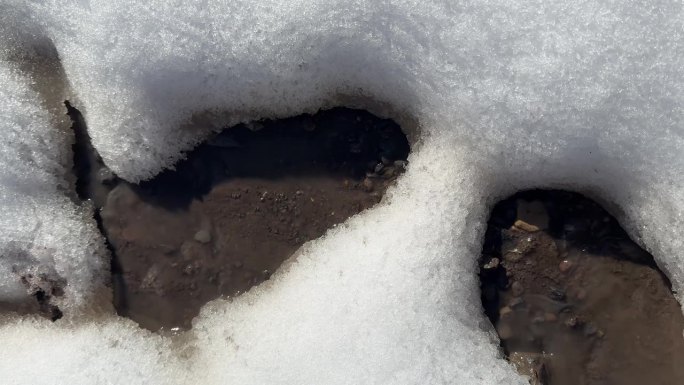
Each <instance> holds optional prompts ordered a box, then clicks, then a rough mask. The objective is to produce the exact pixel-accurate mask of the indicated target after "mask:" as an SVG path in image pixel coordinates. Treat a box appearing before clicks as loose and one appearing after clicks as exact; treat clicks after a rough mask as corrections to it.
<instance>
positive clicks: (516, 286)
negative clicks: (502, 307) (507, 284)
mask: <svg viewBox="0 0 684 385" xmlns="http://www.w3.org/2000/svg"><path fill="white" fill-rule="evenodd" d="M524 291H525V288H524V287H523V285H522V283H520V282H518V281H515V282H513V283H512V284H511V292H512V293H513V295H514V296H516V297H520V296H521V295H522V294H523V292H524Z"/></svg>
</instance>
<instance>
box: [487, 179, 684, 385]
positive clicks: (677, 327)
mask: <svg viewBox="0 0 684 385" xmlns="http://www.w3.org/2000/svg"><path fill="white" fill-rule="evenodd" d="M481 278H482V299H483V305H484V307H485V310H486V313H487V315H488V317H489V318H490V320H491V321H492V323H493V324H494V325H495V328H496V330H497V332H498V334H499V336H500V338H501V343H502V347H503V349H504V351H505V353H506V355H507V357H508V359H509V360H511V361H512V362H513V363H514V364H515V365H516V366H517V368H518V370H519V371H520V372H521V373H523V374H525V375H528V376H530V378H531V383H532V384H544V385H585V384H586V385H632V384H633V385H643V384H649V385H651V384H653V385H655V384H662V385H666V384H667V385H673V384H684V365H681V363H682V359H684V337H683V336H682V332H683V330H684V317H682V312H681V309H680V306H679V304H678V303H677V301H676V300H675V299H674V297H673V295H672V292H671V290H670V284H669V282H668V280H667V279H666V278H665V277H664V276H663V275H662V274H661V273H660V272H659V270H658V269H657V267H656V265H655V263H654V261H653V258H652V257H651V256H650V255H649V254H648V253H647V252H645V251H644V250H642V249H641V248H639V246H637V245H636V244H635V243H634V242H632V241H631V240H630V239H629V237H628V236H627V234H626V233H625V232H624V231H623V230H622V229H621V228H620V226H619V224H618V223H617V221H616V220H615V219H614V218H613V217H611V216H610V215H609V214H608V213H607V212H605V211H604V210H603V209H602V208H601V207H600V206H599V205H597V204H596V203H594V202H592V201H590V200H588V199H586V198H584V197H582V196H580V195H578V194H573V193H568V192H560V191H530V192H524V193H519V194H516V195H515V196H514V197H512V198H510V199H508V200H506V201H503V202H501V203H499V204H498V205H497V206H496V208H495V209H494V210H493V212H492V216H491V218H490V220H489V227H488V230H487V234H486V239H485V244H484V247H483V256H482V259H481Z"/></svg>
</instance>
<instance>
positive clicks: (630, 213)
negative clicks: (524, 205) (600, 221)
mask: <svg viewBox="0 0 684 385" xmlns="http://www.w3.org/2000/svg"><path fill="white" fill-rule="evenodd" d="M0 1H2V2H1V3H0V10H3V11H4V12H2V15H0V22H1V23H0V25H1V26H2V27H0V33H2V34H3V35H5V36H0V41H2V43H0V48H2V50H3V52H5V51H7V52H9V51H12V50H17V49H18V50H21V49H22V48H26V47H16V45H17V44H19V45H21V44H29V43H26V42H31V41H43V40H44V39H47V41H50V42H52V44H54V46H55V48H56V50H57V52H58V54H59V57H60V61H61V65H62V66H63V69H64V71H65V73H66V76H67V79H68V82H69V84H70V87H71V91H72V92H73V95H74V97H75V102H77V103H78V106H79V108H81V110H82V112H84V115H85V118H86V121H87V123H88V127H89V129H90V133H91V135H92V138H93V142H94V145H95V147H96V148H97V150H98V151H99V152H100V154H101V155H102V156H103V158H104V160H105V162H106V163H107V165H108V166H110V167H111V168H112V169H113V170H114V171H115V172H116V173H117V174H118V175H120V176H122V177H124V178H126V179H128V180H130V181H139V180H143V179H147V178H150V177H152V176H153V175H155V174H156V173H158V172H159V171H160V170H162V169H164V168H166V167H169V166H171V165H172V164H173V162H174V161H175V160H177V159H180V158H181V157H182V156H183V151H187V150H189V149H190V148H191V147H192V146H193V145H195V144H196V143H198V142H199V141H201V140H202V139H203V138H205V137H206V135H208V133H209V132H210V131H211V130H212V129H215V128H216V127H219V126H220V125H230V124H232V123H236V122H240V121H248V120H250V119H255V118H261V117H281V116H282V117H284V116H290V115H295V114H299V113H302V112H313V111H316V110H317V109H319V108H321V107H326V106H332V105H336V104H337V103H340V101H341V100H344V101H345V103H347V104H348V105H351V106H353V107H364V106H366V107H369V108H371V107H372V108H376V107H377V106H379V105H383V106H389V108H387V109H384V110H383V111H379V112H383V113H385V114H388V115H389V116H390V117H395V118H397V119H399V120H400V121H409V120H410V121H415V122H417V125H418V129H417V132H415V133H414V135H413V136H414V138H417V141H416V144H415V145H414V151H413V153H412V155H411V157H410V164H409V168H408V171H407V173H406V174H404V176H402V178H401V179H400V181H399V184H398V185H397V186H396V187H395V188H393V189H392V190H390V191H389V192H388V195H387V196H386V197H385V199H384V201H383V204H381V205H380V206H378V207H376V208H374V209H372V210H370V211H368V212H365V213H363V214H361V215H358V216H356V217H354V218H352V219H350V220H349V221H348V222H347V223H346V224H345V225H343V226H338V227H336V228H334V229H331V230H330V231H329V232H328V233H327V234H326V235H325V236H324V237H323V238H321V239H318V240H316V241H313V242H310V243H308V244H307V245H305V247H304V248H303V249H302V250H301V252H300V253H299V255H298V256H297V258H296V260H295V261H294V262H293V263H292V264H290V265H288V266H287V267H286V268H283V269H282V271H280V272H278V273H277V274H276V275H275V276H274V277H273V279H272V280H271V281H268V282H267V283H266V284H264V285H261V286H260V287H257V288H256V289H253V290H252V291H250V292H249V293H247V294H245V295H242V296H239V297H237V298H234V299H232V300H217V301H214V302H212V303H210V304H208V305H207V306H206V307H205V308H204V309H203V311H202V314H201V315H200V316H199V317H198V318H197V319H196V322H195V324H194V327H193V329H192V330H191V331H189V332H186V333H184V334H183V335H181V336H179V337H176V338H169V337H161V336H158V335H154V334H152V333H148V332H145V331H142V330H139V329H137V328H136V327H135V325H134V324H133V323H132V322H131V321H129V320H124V319H121V318H118V317H116V316H115V315H113V314H110V313H109V312H105V311H102V310H94V309H93V308H95V307H96V306H94V305H93V306H90V305H88V304H89V302H88V301H93V300H89V299H88V298H89V294H92V292H93V291H94V290H95V288H96V287H98V284H101V283H102V281H103V280H104V278H103V277H102V276H101V270H102V266H103V265H104V266H106V264H107V261H106V258H107V257H106V255H105V253H103V252H102V239H101V238H100V237H99V236H98V235H97V231H96V229H95V225H94V222H93V221H92V220H91V219H86V218H88V215H89V209H88V208H87V207H86V206H84V207H79V206H76V205H75V204H73V203H71V201H70V200H69V199H68V196H67V195H68V193H66V192H65V191H67V190H68V188H69V187H70V186H69V183H67V182H66V181H65V180H64V174H65V168H67V167H69V156H68V152H69V138H68V137H67V136H65V135H66V134H63V133H59V132H58V131H56V130H55V129H54V127H53V124H52V123H51V118H50V116H49V113H48V112H47V111H46V110H45V108H44V107H43V106H42V105H41V101H40V98H39V95H37V93H36V92H34V91H32V89H31V85H32V80H31V77H30V74H23V73H22V72H21V71H19V70H17V69H15V68H14V64H13V63H12V62H11V61H8V60H5V61H0V96H2V101H3V103H2V104H1V105H0V116H1V119H0V129H1V130H2V136H1V137H0V140H1V141H2V147H1V151H2V152H1V153H0V165H2V168H0V200H1V201H2V205H3V208H4V211H3V214H4V215H3V216H2V217H1V218H0V224H1V226H2V234H0V246H1V247H2V251H3V252H2V254H1V255H0V300H4V301H8V300H12V299H14V298H16V297H17V296H20V294H21V287H20V286H18V284H17V282H18V281H17V277H16V273H15V272H13V271H14V270H16V268H15V266H20V267H21V266H24V267H27V268H28V267H35V268H38V267H40V268H44V269H48V270H50V271H53V272H54V273H57V274H59V275H60V276H61V277H63V278H64V279H66V280H67V282H68V283H69V286H68V292H67V294H66V295H65V299H64V301H65V306H66V307H65V308H66V309H67V311H66V313H65V319H63V320H60V321H58V322H56V323H50V322H48V321H44V320H37V319H34V318H31V317H28V318H22V317H18V316H12V315H5V316H3V318H1V319H0V321H1V322H0V379H2V383H3V384H19V383H26V382H27V381H29V382H30V383H32V384H65V383H68V384H109V383H112V384H194V383H201V384H506V385H508V384H525V383H526V380H525V379H524V378H522V377H519V376H518V375H517V374H515V371H514V370H513V369H512V367H511V366H510V365H509V364H507V363H506V362H505V361H504V360H502V359H501V353H500V352H499V350H498V347H497V343H498V341H497V339H496V336H495V333H494V332H493V330H492V328H491V325H489V323H488V321H486V319H485V317H484V316H483V312H482V309H481V305H480V300H479V291H478V280H477V276H476V268H477V264H476V260H477V257H478V255H479V248H480V245H481V239H482V235H483V232H484V227H485V224H484V222H485V220H486V217H487V215H488V212H489V210H490V209H491V205H492V204H493V203H495V202H496V201H497V200H498V199H501V198H503V197H505V196H507V195H510V194H512V193H514V192H515V191H517V190H520V189H527V188H533V187H545V188H548V187H556V188H566V189H570V190H575V191H580V192H583V193H586V194H588V195H590V196H592V197H594V198H596V199H598V200H599V201H600V202H602V203H605V204H606V205H607V206H606V207H607V208H608V209H610V210H611V211H612V212H613V214H615V215H616V216H617V218H618V219H619V220H620V221H621V223H622V224H623V226H625V228H626V229H627V230H628V231H629V233H630V234H631V235H632V237H633V238H634V239H635V240H636V241H637V242H639V243H641V244H642V245H643V246H644V247H645V248H646V249H647V250H649V251H650V252H652V253H653V255H654V256H655V258H656V260H657V262H658V264H659V266H660V267H661V268H662V269H663V270H664V271H665V272H666V274H667V275H668V276H669V277H670V279H671V280H672V283H673V289H674V291H675V292H676V296H677V298H678V299H679V300H680V302H681V301H682V299H684V298H682V295H681V289H682V284H684V259H683V258H682V253H683V252H682V250H684V237H682V236H681V234H682V230H684V214H683V213H684V173H683V172H682V170H684V167H683V166H684V121H683V118H684V108H683V107H684V106H683V103H684V15H683V14H682V7H683V4H682V2H681V1H664V0H653V1H649V2H643V1H636V0H635V1H618V0H588V1H576V2H567V1H560V0H544V1H542V0H538V1H504V0H479V1H465V0H464V1H444V2H439V1H391V0H388V1H382V2H381V1H368V0H365V1H349V0H344V1H342V0H330V1H320V2H312V1H300V0H294V1H293V0H289V1H282V0H261V1H230V2H226V1H219V0H205V1H139V2H134V1H130V0H120V1H105V0H102V1H95V0H93V1H87V0H81V1H57V0H53V1H49V0H48V1H36V2H33V1H31V2H28V3H27V2H19V1H15V0H0ZM10 19H11V20H10ZM9 21H11V22H9ZM13 28H14V29H13ZM16 31H22V33H20V34H17V32H16ZM16 36H24V37H22V38H17V37H16ZM26 36H29V38H25V37H26ZM26 49H28V48H26ZM1 57H2V56H0V58H1ZM369 100H373V101H374V102H373V103H370V102H369ZM193 122H194V123H195V126H196V125H198V124H199V125H202V126H201V129H197V128H192V129H191V128H189V127H191V126H192V125H191V123H193ZM65 154H67V155H65ZM8 250H10V251H8ZM76 305H78V306H76Z"/></svg>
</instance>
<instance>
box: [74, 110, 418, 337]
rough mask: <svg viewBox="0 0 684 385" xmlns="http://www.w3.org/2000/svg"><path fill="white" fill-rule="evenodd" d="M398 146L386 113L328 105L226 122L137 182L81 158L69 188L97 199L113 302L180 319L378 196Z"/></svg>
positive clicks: (140, 317)
mask: <svg viewBox="0 0 684 385" xmlns="http://www.w3.org/2000/svg"><path fill="white" fill-rule="evenodd" d="M408 152H409V145H408V141H407V139H406V136H405V135H404V134H403V133H402V132H401V130H400V128H399V127H398V126H397V125H396V124H395V123H393V122H392V121H390V120H387V119H379V118H376V117H374V116H372V115H370V114H368V113H366V112H362V111H357V110H350V109H343V108H338V109H333V110H329V111H325V112H321V113H318V114H316V115H314V116H310V115H303V116H299V117H296V118H291V119H284V120H279V121H264V122H259V123H254V124H251V125H249V126H247V125H240V126H237V127H233V128H230V129H227V130H225V131H224V132H223V133H221V134H220V135H217V136H216V137H214V138H212V139H210V140H209V141H208V142H207V143H205V144H203V145H201V146H199V147H198V148H197V149H195V150H194V151H193V152H192V153H191V154H189V155H188V158H187V160H185V161H182V162H180V163H178V164H177V165H176V166H175V170H174V171H166V172H163V173H162V174H160V175H159V176H157V177H156V178H154V179H153V180H151V181H148V182H144V183H141V184H140V185H132V184H128V183H125V182H122V181H119V180H117V179H116V177H115V176H113V175H111V173H109V172H108V171H107V170H106V168H104V167H103V166H101V164H100V165H99V166H98V165H97V164H95V165H93V166H91V167H88V168H87V169H88V170H89V171H87V174H88V178H79V180H81V181H82V182H83V183H80V184H79V187H80V188H85V191H87V192H86V193H85V195H86V196H88V197H90V198H92V199H93V200H94V201H95V202H96V203H97V202H98V201H100V200H103V199H102V198H101V197H102V196H105V198H104V202H103V203H101V204H102V205H103V206H104V207H103V208H102V210H101V212H100V217H101V225H102V230H103V232H104V233H105V234H106V236H107V239H108V241H109V243H110V246H111V249H112V251H113V253H114V255H115V260H114V262H113V265H112V272H113V286H114V294H115V306H116V308H117V311H118V312H119V314H121V315H123V316H127V317H129V318H131V319H133V320H135V321H136V322H138V323H139V324H140V325H141V326H143V327H145V328H148V329H150V330H159V329H165V330H168V329H171V330H177V329H186V328H188V327H190V324H191V320H192V318H193V317H195V316H196V315H197V314H198V312H199V309H200V307H201V306H203V305H204V304H205V303H206V302H207V301H210V300H212V299H215V298H217V297H219V296H222V295H227V296H232V295H236V294H238V293H240V292H244V291H246V290H248V289H249V288H251V287H252V286H254V285H257V284H259V283H260V282H262V281H264V280H266V279H268V278H269V276H270V275H271V274H272V273H273V272H274V271H275V270H276V269H277V268H278V267H279V266H280V265H281V264H282V262H283V261H284V260H286V259H287V258H288V257H290V256H291V255H292V254H293V253H294V252H295V251H296V250H297V249H298V248H299V247H300V246H301V245H302V244H303V243H304V242H306V241H308V240H311V239H315V238H318V237H320V236H322V235H323V234H324V233H325V231H326V230H327V229H329V228H331V227H332V226H334V225H336V224H339V223H341V222H343V221H344V220H346V219H347V218H349V217H350V216H352V215H354V214H356V213H359V212H361V211H363V210H365V209H367V208H369V207H372V206H373V205H375V204H377V203H378V202H379V201H380V199H381V197H382V195H383V193H384V192H385V190H386V189H387V187H388V186H389V185H390V184H391V183H393V181H394V180H395V179H396V177H397V176H398V175H399V174H401V172H402V171H403V169H404V167H405V165H406V162H405V161H406V158H407V156H408ZM86 158H87V157H86ZM98 162H99V161H96V162H95V163H98ZM93 181H96V183H95V184H94V185H93V184H92V182H93ZM103 191H104V193H103ZM79 192H81V191H80V190H79Z"/></svg>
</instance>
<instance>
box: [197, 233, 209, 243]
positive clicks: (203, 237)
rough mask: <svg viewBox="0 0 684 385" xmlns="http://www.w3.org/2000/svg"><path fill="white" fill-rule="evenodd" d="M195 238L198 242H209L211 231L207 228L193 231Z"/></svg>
mask: <svg viewBox="0 0 684 385" xmlns="http://www.w3.org/2000/svg"><path fill="white" fill-rule="evenodd" d="M195 240H196V241H197V242H199V243H209V242H211V233H209V231H207V230H200V231H198V232H196V233H195Z"/></svg>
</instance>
